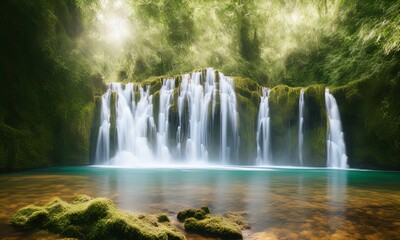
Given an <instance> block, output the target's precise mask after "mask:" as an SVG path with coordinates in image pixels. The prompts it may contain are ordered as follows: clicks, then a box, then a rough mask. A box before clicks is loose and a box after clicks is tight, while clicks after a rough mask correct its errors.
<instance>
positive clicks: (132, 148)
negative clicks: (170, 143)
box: [96, 83, 155, 165]
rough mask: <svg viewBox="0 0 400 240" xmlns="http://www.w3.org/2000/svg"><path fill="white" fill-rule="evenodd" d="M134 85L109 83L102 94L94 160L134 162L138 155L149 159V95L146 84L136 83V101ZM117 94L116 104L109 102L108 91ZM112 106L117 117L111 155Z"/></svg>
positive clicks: (150, 112) (126, 163)
mask: <svg viewBox="0 0 400 240" xmlns="http://www.w3.org/2000/svg"><path fill="white" fill-rule="evenodd" d="M133 91H134V86H133V84H131V83H129V84H126V85H125V86H123V85H122V84H121V83H111V84H108V90H107V92H106V93H105V94H104V95H103V96H102V107H101V109H102V110H101V112H102V113H101V120H100V121H101V125H100V128H99V135H98V140H97V148H96V163H100V164H104V163H105V164H113V165H135V164H137V162H138V156H140V158H141V160H145V161H146V160H147V161H151V160H152V159H153V154H152V151H151V150H150V148H149V146H148V141H147V137H148V135H149V133H151V132H152V129H155V124H154V119H153V116H152V113H153V109H152V97H151V96H150V94H149V88H147V90H144V89H143V88H141V87H139V92H140V100H139V101H138V103H137V104H135V101H134V98H133ZM113 92H114V93H115V94H116V101H115V105H114V106H111V94H112V93H113ZM111 108H115V110H116V111H115V112H116V120H115V130H116V136H117V141H116V143H115V144H116V146H114V148H116V156H110V145H111V142H110V125H111V120H110V115H111V110H110V109H111Z"/></svg>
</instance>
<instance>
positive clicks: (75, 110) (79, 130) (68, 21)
mask: <svg viewBox="0 0 400 240" xmlns="http://www.w3.org/2000/svg"><path fill="white" fill-rule="evenodd" d="M0 8H1V15H2V17H1V19H0V29H1V31H0V32H1V34H2V36H1V39H2V40H3V43H2V45H3V46H6V47H5V48H4V51H2V53H3V55H2V58H1V62H0V67H1V69H2V70H1V71H0V72H1V77H0V84H1V85H2V86H3V87H1V89H0V100H1V101H0V123H1V126H2V127H1V129H0V132H1V135H2V136H4V138H3V137H2V138H1V140H0V148H1V149H5V151H4V152H3V153H2V154H1V155H0V163H1V164H0V166H1V169H2V170H5V169H8V170H10V169H23V168H32V167H44V166H52V165H64V164H84V163H87V162H88V149H89V144H90V127H91V124H92V118H93V110H94V104H93V103H94V93H95V92H96V91H97V89H96V86H98V85H99V84H98V81H97V79H96V78H90V73H89V72H88V70H89V65H88V63H87V62H86V60H85V59H84V58H83V57H82V55H80V53H79V52H77V51H75V49H76V46H77V41H78V37H79V35H80V34H81V32H82V28H83V27H82V24H81V19H82V14H81V11H80V9H79V8H78V7H77V5H76V4H75V1H73V0H63V1H56V2H52V1H46V0H39V1H2V2H1V7H0ZM98 89H99V90H100V89H101V87H100V88H98Z"/></svg>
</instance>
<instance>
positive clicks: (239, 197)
mask: <svg viewBox="0 0 400 240" xmlns="http://www.w3.org/2000/svg"><path fill="white" fill-rule="evenodd" d="M349 174H350V173H349ZM358 174H364V173H358ZM367 177H368V178H370V176H369V175H368V176H366V177H365V178H367ZM377 178H379V176H375V175H374V176H372V177H371V179H373V181H372V180H371V181H370V182H368V184H366V185H361V184H359V183H358V182H356V183H357V184H353V182H354V179H350V178H348V177H346V176H342V175H340V176H335V175H332V174H330V173H327V175H326V176H325V175H323V176H318V178H315V177H312V176H311V177H309V176H306V175H304V176H303V175H295V174H292V175H290V174H289V175H285V174H282V175H277V174H276V175H273V174H271V173H265V172H263V173H251V175H250V174H249V175H248V176H247V175H246V176H245V177H238V176H237V173H235V174H233V173H232V174H228V173H222V172H221V173H215V172H211V173H206V172H199V173H196V172H195V171H194V172H183V171H182V172H179V174H177V173H176V172H171V173H170V174H169V173H166V172H154V173H153V172H146V173H143V174H142V173H141V172H140V171H139V172H132V173H131V172H124V171H121V172H118V174H114V173H113V174H110V173H107V172H106V171H105V170H104V172H103V171H101V172H100V173H99V174H91V175H90V174H86V173H82V174H75V173H74V174H72V173H63V174H59V173H56V172H54V173H35V174H31V173H28V174H25V173H24V174H19V175H18V174H17V175H0V189H2V191H0V208H1V209H2V211H0V238H1V239H4V238H10V239H29V238H31V239H35V237H31V236H28V235H21V234H20V233H17V232H16V231H15V230H13V229H12V228H11V229H10V227H9V226H7V222H8V220H9V218H10V217H11V216H12V214H13V213H15V212H16V211H17V210H18V209H19V208H21V207H24V206H26V205H28V204H31V203H34V204H45V203H47V202H48V201H49V200H50V199H51V198H53V197H55V196H60V197H61V198H63V199H65V200H67V201H70V200H72V198H73V196H76V194H87V195H91V196H94V197H100V196H105V197H107V198H110V199H111V200H113V201H114V202H115V204H116V206H118V207H119V208H121V209H123V210H128V211H134V212H139V211H140V212H149V213H152V214H155V213H161V212H165V213H166V214H167V215H168V217H170V219H171V220H172V218H173V217H174V216H176V214H177V213H178V211H179V210H181V209H185V208H191V207H197V206H202V205H207V206H209V207H210V209H211V210H212V212H213V213H214V212H215V213H216V214H222V213H224V212H227V211H234V212H238V211H243V212H247V213H248V216H246V219H247V220H248V222H249V224H250V225H251V226H252V228H253V230H252V231H249V232H247V233H246V234H244V235H245V236H244V238H245V239H263V238H262V237H268V238H271V239H273V238H274V237H275V238H277V239H280V238H282V237H284V236H291V237H292V238H293V239H296V238H297V239H304V238H310V239H312V238H315V239H316V238H327V239H340V238H346V237H347V236H351V237H353V236H354V237H357V236H358V237H359V238H378V239H396V238H397V237H398V228H399V226H400V221H399V219H398V214H397V213H398V212H400V189H399V188H398V187H396V186H395V185H393V184H394V183H395V182H396V178H394V179H393V180H386V179H384V180H385V181H387V182H390V181H391V182H392V184H391V187H388V186H389V184H387V182H386V184H385V183H382V185H376V182H377V180H376V179H377ZM346 179H348V180H346ZM356 180H357V181H358V179H356ZM397 180H398V178H397ZM182 229H183V226H182ZM41 234H42V235H43V233H41ZM50 237H51V236H50ZM187 239H196V240H197V239H207V238H204V237H201V236H198V235H196V234H191V233H188V234H187ZM264 239H265V238H264Z"/></svg>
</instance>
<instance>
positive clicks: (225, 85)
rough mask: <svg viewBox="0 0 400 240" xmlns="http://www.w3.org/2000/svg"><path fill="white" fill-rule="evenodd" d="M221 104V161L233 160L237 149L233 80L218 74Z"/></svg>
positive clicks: (224, 162) (237, 138) (237, 137)
mask: <svg viewBox="0 0 400 240" xmlns="http://www.w3.org/2000/svg"><path fill="white" fill-rule="evenodd" d="M219 87H220V104H221V161H222V163H223V164H226V163H227V161H228V160H232V159H235V158H236V157H237V155H238V149H239V134H238V119H237V116H238V113H237V104H236V94H235V89H234V85H233V80H232V79H231V78H230V77H226V76H224V74H222V73H219Z"/></svg>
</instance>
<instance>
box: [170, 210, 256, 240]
mask: <svg viewBox="0 0 400 240" xmlns="http://www.w3.org/2000/svg"><path fill="white" fill-rule="evenodd" d="M178 220H180V221H184V226H185V230H187V231H191V232H194V233H197V234H200V235H204V236H208V237H216V238H220V239H243V235H242V230H243V229H248V228H249V226H248V225H246V224H245V222H244V221H243V216H242V215H240V214H233V213H229V214H225V215H224V216H222V215H211V213H210V210H209V209H208V208H207V207H202V208H201V209H187V210H184V211H181V212H179V213H178Z"/></svg>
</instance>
